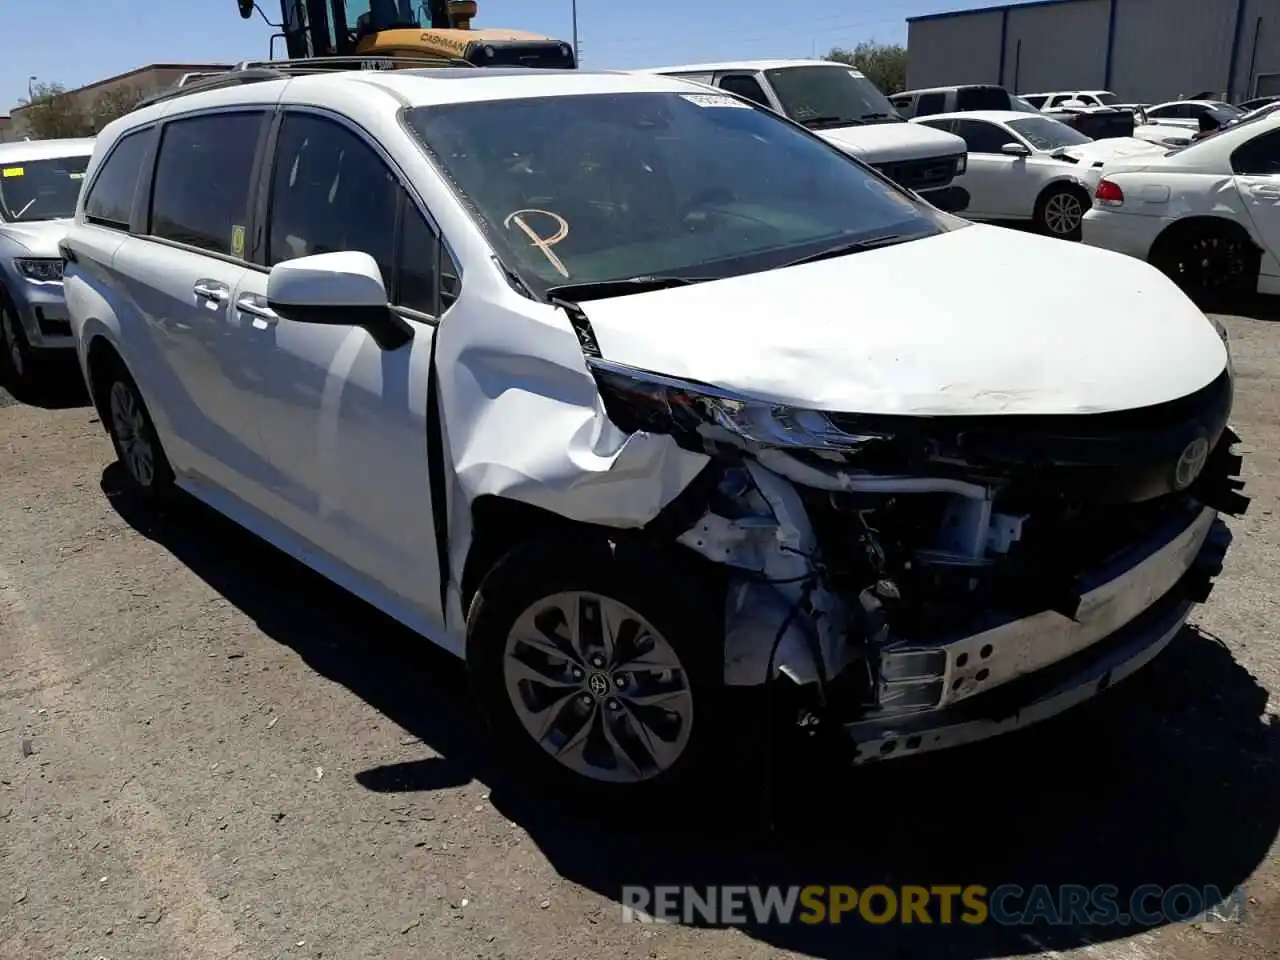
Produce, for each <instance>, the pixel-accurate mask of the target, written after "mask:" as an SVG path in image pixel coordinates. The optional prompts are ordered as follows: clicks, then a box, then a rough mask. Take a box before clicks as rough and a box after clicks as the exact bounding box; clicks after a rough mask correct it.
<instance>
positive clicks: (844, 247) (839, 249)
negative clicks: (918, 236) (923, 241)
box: [782, 233, 912, 268]
mask: <svg viewBox="0 0 1280 960" xmlns="http://www.w3.org/2000/svg"><path fill="white" fill-rule="evenodd" d="M910 239H912V238H911V237H910V236H908V235H907V234H905V233H886V234H885V235H884V236H882V237H870V238H869V239H866V240H848V241H846V242H844V243H837V244H835V245H834V246H831V247H827V248H826V249H825V250H819V251H818V252H817V253H811V254H809V256H807V257H801V258H800V259H799V260H792V261H791V262H790V263H784V264H783V265H782V266H783V267H784V268H785V267H798V266H800V264H802V263H816V262H817V261H819V260H829V259H831V258H832V257H843V256H845V255H846V254H850V253H863V252H864V251H867V250H875V249H876V248H877V247H891V246H893V245H894V244H895V243H905V242H906V241H907V240H910Z"/></svg>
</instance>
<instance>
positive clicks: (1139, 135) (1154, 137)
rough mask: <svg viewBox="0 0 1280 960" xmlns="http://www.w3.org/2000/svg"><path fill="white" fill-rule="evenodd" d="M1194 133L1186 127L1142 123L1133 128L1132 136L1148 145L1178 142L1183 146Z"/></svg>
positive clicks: (1189, 140)
mask: <svg viewBox="0 0 1280 960" xmlns="http://www.w3.org/2000/svg"><path fill="white" fill-rule="evenodd" d="M1195 133H1196V131H1195V130H1190V129H1188V128H1187V127H1171V126H1168V125H1167V124H1163V123H1144V124H1142V125H1140V126H1137V127H1134V128H1133V135H1134V137H1135V138H1136V139H1138V140H1146V141H1148V142H1150V143H1163V142H1164V141H1166V140H1179V141H1181V142H1182V144H1183V145H1185V144H1189V143H1190V142H1191V138H1192V137H1193V136H1195Z"/></svg>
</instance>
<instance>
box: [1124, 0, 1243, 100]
mask: <svg viewBox="0 0 1280 960" xmlns="http://www.w3.org/2000/svg"><path fill="white" fill-rule="evenodd" d="M1238 6H1239V2H1238V0H1118V2H1117V4H1116V32H1115V38H1114V41H1113V43H1114V45H1115V52H1114V54H1113V59H1112V70H1111V87H1112V89H1113V90H1115V92H1116V93H1117V94H1118V95H1119V96H1120V97H1121V98H1122V99H1124V100H1137V101H1140V102H1148V103H1149V102H1152V101H1159V100H1172V99H1176V98H1177V97H1190V96H1194V95H1195V94H1197V93H1200V92H1202V91H1205V90H1216V91H1218V92H1219V93H1224V92H1225V91H1226V87H1227V75H1228V72H1229V71H1230V65H1231V44H1232V40H1233V39H1234V37H1235V26H1236V9H1237V7H1238Z"/></svg>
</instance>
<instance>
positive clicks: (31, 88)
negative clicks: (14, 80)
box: [27, 73, 40, 103]
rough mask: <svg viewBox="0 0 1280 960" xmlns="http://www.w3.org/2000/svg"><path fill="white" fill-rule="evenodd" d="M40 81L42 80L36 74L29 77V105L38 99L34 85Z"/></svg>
mask: <svg viewBox="0 0 1280 960" xmlns="http://www.w3.org/2000/svg"><path fill="white" fill-rule="evenodd" d="M39 79H40V78H39V77H37V76H36V75H35V74H34V73H33V74H32V75H31V76H29V77H27V103H30V102H31V101H32V100H34V99H35V98H36V91H35V87H34V86H33V84H34V83H35V82H36V81H37V80H39Z"/></svg>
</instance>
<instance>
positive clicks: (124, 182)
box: [84, 130, 151, 230]
mask: <svg viewBox="0 0 1280 960" xmlns="http://www.w3.org/2000/svg"><path fill="white" fill-rule="evenodd" d="M150 134H151V131H150V130H139V131H138V132H136V133H130V134H127V135H125V136H123V137H121V138H120V139H119V140H118V141H117V142H116V145H115V148H114V149H113V150H112V151H111V153H110V155H109V156H108V157H107V159H106V162H105V163H103V165H102V169H101V170H99V171H98V175H97V176H96V177H94V178H93V184H92V186H90V187H89V195H88V196H87V197H85V201H84V216H85V219H86V220H88V221H89V222H90V223H96V224H100V225H102V226H108V227H115V228H117V229H119V230H128V229H129V220H130V218H131V216H132V213H133V201H134V196H135V195H136V193H137V190H138V177H139V174H140V173H141V172H142V163H143V160H144V159H145V157H146V155H147V147H148V146H149V145H150V143H151V137H150Z"/></svg>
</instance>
